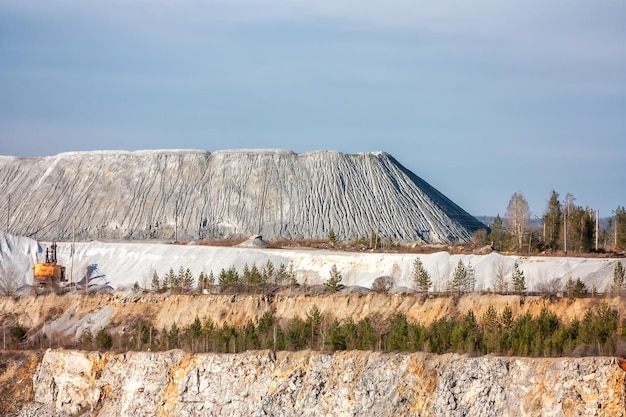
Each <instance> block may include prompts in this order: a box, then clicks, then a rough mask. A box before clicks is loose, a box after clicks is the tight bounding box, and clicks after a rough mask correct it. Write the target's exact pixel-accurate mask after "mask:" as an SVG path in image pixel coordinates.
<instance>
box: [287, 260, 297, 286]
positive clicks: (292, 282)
mask: <svg viewBox="0 0 626 417" xmlns="http://www.w3.org/2000/svg"><path fill="white" fill-rule="evenodd" d="M287 282H289V286H290V287H292V288H293V287H295V286H296V285H298V280H297V278H296V271H295V270H294V269H293V264H292V263H291V262H290V263H289V269H287Z"/></svg>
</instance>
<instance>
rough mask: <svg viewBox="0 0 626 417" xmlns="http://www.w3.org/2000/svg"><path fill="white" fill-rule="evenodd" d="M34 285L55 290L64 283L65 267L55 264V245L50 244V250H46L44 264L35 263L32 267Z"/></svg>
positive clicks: (54, 243)
mask: <svg viewBox="0 0 626 417" xmlns="http://www.w3.org/2000/svg"><path fill="white" fill-rule="evenodd" d="M33 273H34V274H33V275H34V277H35V282H34V284H35V285H37V284H39V286H40V287H48V288H56V287H59V286H60V285H61V283H62V282H66V281H67V279H66V278H65V267H64V266H61V265H59V264H57V244H56V242H52V245H51V246H50V248H46V262H44V263H36V264H35V265H34V266H33Z"/></svg>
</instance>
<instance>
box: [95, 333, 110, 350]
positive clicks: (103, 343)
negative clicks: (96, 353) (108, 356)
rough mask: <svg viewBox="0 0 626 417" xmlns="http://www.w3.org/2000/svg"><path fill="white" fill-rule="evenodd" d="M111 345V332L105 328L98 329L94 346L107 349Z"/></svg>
mask: <svg viewBox="0 0 626 417" xmlns="http://www.w3.org/2000/svg"><path fill="white" fill-rule="evenodd" d="M112 346H113V337H111V333H109V332H108V331H106V330H105V329H100V330H98V333H96V347H97V348H98V349H100V350H109V349H111V347H112Z"/></svg>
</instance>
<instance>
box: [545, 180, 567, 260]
mask: <svg viewBox="0 0 626 417" xmlns="http://www.w3.org/2000/svg"><path fill="white" fill-rule="evenodd" d="M561 215H562V213H561V203H560V202H559V193H557V192H556V191H552V194H551V195H550V201H548V208H547V210H546V213H545V214H544V215H543V225H544V228H545V229H544V230H545V236H544V240H545V244H546V246H547V247H548V248H549V249H552V250H556V249H558V246H559V236H560V234H561V225H562V223H563V222H562V221H561Z"/></svg>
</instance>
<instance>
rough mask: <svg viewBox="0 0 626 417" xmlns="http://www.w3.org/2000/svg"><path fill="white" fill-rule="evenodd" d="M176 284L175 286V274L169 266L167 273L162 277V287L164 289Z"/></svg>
mask: <svg viewBox="0 0 626 417" xmlns="http://www.w3.org/2000/svg"><path fill="white" fill-rule="evenodd" d="M176 286H177V284H176V274H174V269H173V268H170V270H169V271H168V273H167V274H166V275H165V277H164V278H163V288H164V289H168V288H175V287H176Z"/></svg>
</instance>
